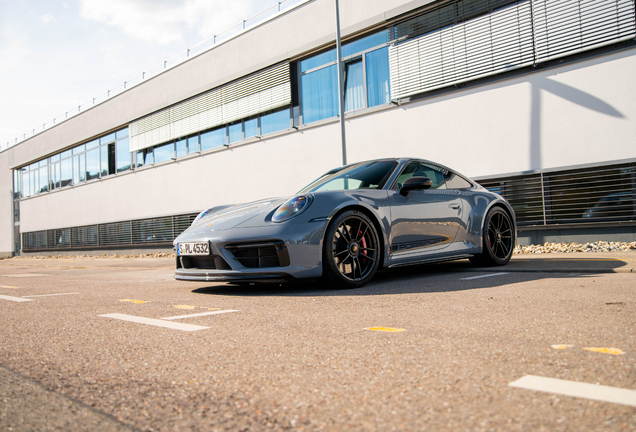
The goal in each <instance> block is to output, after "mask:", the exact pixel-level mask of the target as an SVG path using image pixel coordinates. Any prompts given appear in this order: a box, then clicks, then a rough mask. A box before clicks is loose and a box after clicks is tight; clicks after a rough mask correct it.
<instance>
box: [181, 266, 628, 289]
mask: <svg viewBox="0 0 636 432" xmlns="http://www.w3.org/2000/svg"><path fill="white" fill-rule="evenodd" d="M575 261H576V266H573V265H572V264H573V263H574V262H575ZM625 265H626V263H625V262H624V261H620V260H594V259H581V258H579V259H576V260H573V259H566V258H564V259H558V260H555V259H536V258H534V259H531V260H522V259H520V260H513V261H511V262H510V263H509V264H507V265H506V266H503V267H476V266H474V265H472V264H471V263H470V262H469V261H468V260H458V261H451V262H444V263H437V264H422V265H415V266H408V267H401V268H397V269H389V270H383V271H380V272H378V273H376V275H375V276H374V278H373V280H372V281H371V282H369V283H368V284H367V285H365V286H364V287H362V288H356V289H334V288H333V287H332V286H325V285H324V284H321V283H320V282H307V281H298V282H288V283H283V284H242V285H239V284H230V283H228V284H224V285H214V286H209V287H204V288H198V289H195V290H193V291H192V292H193V293H196V294H206V295H229V296H242V297H253V296H255V297H259V296H265V297H271V296H299V297H315V296H352V295H353V296H363V295H395V294H413V293H426V292H431V293H433V292H454V291H464V290H473V289H481V288H493V287H497V286H503V285H509V284H511V283H522V282H530V281H537V280H541V279H561V278H572V277H577V278H589V277H597V276H599V275H600V274H603V273H611V272H614V271H616V270H617V269H618V268H620V267H623V266H625ZM497 273H505V274H498V275H496V276H495V274H497ZM479 276H483V277H479ZM473 277H474V279H471V278H473Z"/></svg>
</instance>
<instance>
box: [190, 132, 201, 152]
mask: <svg viewBox="0 0 636 432" xmlns="http://www.w3.org/2000/svg"><path fill="white" fill-rule="evenodd" d="M197 151H199V135H193V136H191V137H189V138H188V153H194V152H197Z"/></svg>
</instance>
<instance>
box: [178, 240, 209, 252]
mask: <svg viewBox="0 0 636 432" xmlns="http://www.w3.org/2000/svg"><path fill="white" fill-rule="evenodd" d="M177 255H210V244H209V243H208V242H205V243H178V244H177Z"/></svg>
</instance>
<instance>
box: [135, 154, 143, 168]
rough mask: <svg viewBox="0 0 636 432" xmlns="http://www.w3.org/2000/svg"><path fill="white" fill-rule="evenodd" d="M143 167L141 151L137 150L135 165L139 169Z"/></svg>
mask: <svg viewBox="0 0 636 432" xmlns="http://www.w3.org/2000/svg"><path fill="white" fill-rule="evenodd" d="M143 165H144V152H143V150H139V151H138V152H137V163H136V166H138V167H140V166H143Z"/></svg>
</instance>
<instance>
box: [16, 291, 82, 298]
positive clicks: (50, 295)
mask: <svg viewBox="0 0 636 432" xmlns="http://www.w3.org/2000/svg"><path fill="white" fill-rule="evenodd" d="M71 294H79V293H78V292H76V293H58V294H40V295H30V296H22V298H31V297H53V296H61V295H71Z"/></svg>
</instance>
